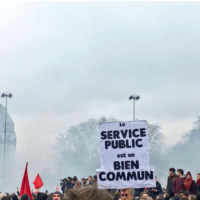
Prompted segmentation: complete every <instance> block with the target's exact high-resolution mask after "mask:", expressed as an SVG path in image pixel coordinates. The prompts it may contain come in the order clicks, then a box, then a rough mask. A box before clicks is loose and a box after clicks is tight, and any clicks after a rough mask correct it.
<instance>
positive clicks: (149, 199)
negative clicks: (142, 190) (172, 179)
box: [145, 197, 153, 200]
mask: <svg viewBox="0 0 200 200" xmlns="http://www.w3.org/2000/svg"><path fill="white" fill-rule="evenodd" d="M145 198H146V199H147V200H153V199H152V197H145Z"/></svg>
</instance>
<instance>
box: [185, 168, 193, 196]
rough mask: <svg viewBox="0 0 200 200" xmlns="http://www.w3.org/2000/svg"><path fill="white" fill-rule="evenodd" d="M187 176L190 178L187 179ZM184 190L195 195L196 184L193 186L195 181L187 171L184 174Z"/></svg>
mask: <svg viewBox="0 0 200 200" xmlns="http://www.w3.org/2000/svg"><path fill="white" fill-rule="evenodd" d="M188 175H190V176H191V177H190V178H187V176H188ZM184 190H185V191H188V192H189V194H195V192H196V184H195V181H194V180H192V174H191V173H190V172H189V171H188V172H187V174H186V179H185V184H184Z"/></svg>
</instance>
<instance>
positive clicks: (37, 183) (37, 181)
mask: <svg viewBox="0 0 200 200" xmlns="http://www.w3.org/2000/svg"><path fill="white" fill-rule="evenodd" d="M33 185H34V186H35V189H39V188H41V187H42V186H43V185H44V183H43V182H42V179H41V177H40V175H39V174H37V176H36V178H35V180H34V181H33Z"/></svg>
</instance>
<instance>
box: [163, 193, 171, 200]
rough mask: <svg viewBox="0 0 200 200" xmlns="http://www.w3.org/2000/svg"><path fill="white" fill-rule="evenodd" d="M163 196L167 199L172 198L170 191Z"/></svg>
mask: <svg viewBox="0 0 200 200" xmlns="http://www.w3.org/2000/svg"><path fill="white" fill-rule="evenodd" d="M163 197H164V199H165V200H169V199H170V198H171V196H170V195H169V194H168V193H165V194H164V195H163Z"/></svg>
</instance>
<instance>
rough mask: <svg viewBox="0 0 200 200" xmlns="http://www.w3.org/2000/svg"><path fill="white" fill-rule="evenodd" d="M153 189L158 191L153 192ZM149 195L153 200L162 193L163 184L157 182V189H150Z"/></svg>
mask: <svg viewBox="0 0 200 200" xmlns="http://www.w3.org/2000/svg"><path fill="white" fill-rule="evenodd" d="M153 189H155V190H157V191H156V192H155V191H153ZM148 192H149V194H151V196H152V197H153V199H154V198H155V197H156V196H158V195H159V194H160V193H162V187H161V184H160V183H159V182H158V181H157V182H156V187H155V188H149V189H148Z"/></svg>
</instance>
